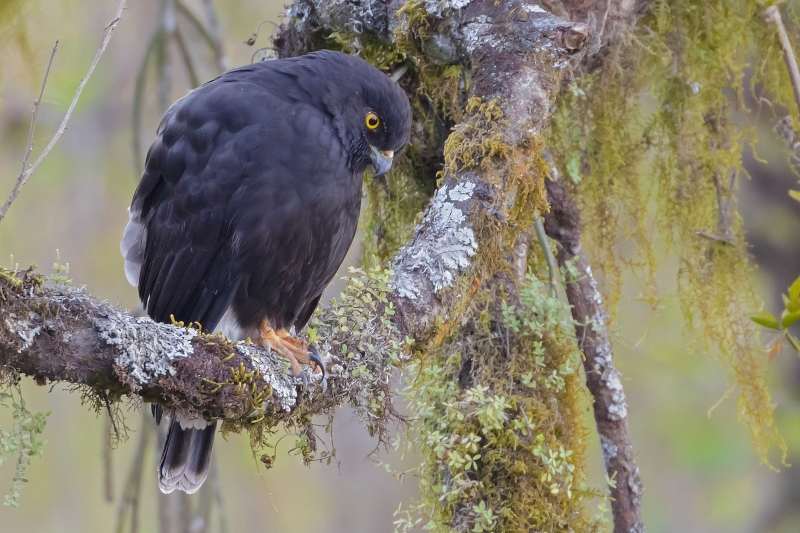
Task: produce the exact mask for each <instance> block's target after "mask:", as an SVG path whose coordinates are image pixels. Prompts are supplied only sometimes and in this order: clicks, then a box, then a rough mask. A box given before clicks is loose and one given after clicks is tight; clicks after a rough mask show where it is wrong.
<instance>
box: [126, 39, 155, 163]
mask: <svg viewBox="0 0 800 533" xmlns="http://www.w3.org/2000/svg"><path fill="white" fill-rule="evenodd" d="M162 35H163V30H162V28H161V27H159V28H158V29H156V31H155V32H153V36H152V37H151V38H150V42H149V43H148V44H147V51H146V52H145V54H144V59H143V60H142V66H141V68H140V69H139V73H138V74H137V75H136V87H135V89H134V91H133V121H132V122H133V124H132V128H131V129H132V130H133V132H132V133H133V165H134V168H135V169H136V174H137V177H138V175H140V174H141V173H142V170H143V168H142V161H141V159H142V139H141V138H142V105H143V102H144V89H145V86H146V84H147V65H148V64H149V63H150V60H151V58H152V57H153V56H154V55H155V53H156V50H157V48H158V46H159V45H160V43H161V39H162Z"/></svg>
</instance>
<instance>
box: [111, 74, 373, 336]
mask: <svg viewBox="0 0 800 533" xmlns="http://www.w3.org/2000/svg"><path fill="white" fill-rule="evenodd" d="M248 69H251V70H252V71H253V72H258V75H259V76H261V79H262V83H252V82H251V81H250V79H252V78H248V77H249V76H251V75H252V74H251V71H249V70H248ZM259 69H261V70H259ZM265 73H266V74H265ZM265 76H267V77H269V76H272V78H271V79H269V80H267V81H268V82H269V83H263V79H264V77H265ZM301 97H302V94H301V93H300V92H298V90H297V88H296V86H295V85H294V82H293V80H292V79H291V78H290V77H286V76H283V75H281V74H279V73H276V74H274V75H273V74H271V73H270V72H269V71H267V70H266V67H264V66H261V65H253V66H251V67H247V68H244V69H240V70H239V71H234V72H233V73H228V74H226V76H225V77H223V78H221V79H219V80H216V81H214V82H211V83H210V84H207V85H206V86H204V87H202V88H200V89H198V90H196V91H194V92H192V93H190V94H189V95H188V96H187V97H185V98H184V99H182V100H180V101H179V102H177V103H176V104H174V105H173V106H172V108H170V110H169V111H168V113H167V115H165V118H164V120H163V121H162V126H161V130H160V133H159V136H158V138H157V139H156V141H155V142H154V143H153V145H152V147H151V149H150V151H149V153H148V159H147V163H146V168H145V172H144V174H143V176H142V180H141V182H140V185H139V188H138V189H137V191H136V194H135V195H134V200H133V203H132V205H131V223H130V224H129V227H128V230H130V231H128V230H126V237H125V239H124V240H123V255H125V258H126V272H127V271H129V270H130V272H131V276H133V277H135V278H137V279H138V283H137V285H138V287H139V293H140V297H141V299H142V301H143V302H146V303H147V311H148V314H149V315H150V316H151V317H152V318H153V319H155V320H159V321H164V322H168V321H169V320H170V319H171V317H172V316H174V317H175V319H177V320H183V321H187V322H188V321H199V322H200V323H201V324H202V325H203V326H204V327H205V328H206V329H214V328H216V326H217V324H218V322H219V321H220V319H221V318H222V316H223V314H224V313H225V312H226V311H228V310H229V309H230V310H232V311H233V313H234V317H235V319H236V322H238V324H239V326H240V327H242V328H246V329H250V328H253V327H257V326H258V325H259V324H260V322H261V321H262V320H263V319H269V320H271V321H272V325H273V326H274V327H276V328H281V327H285V328H288V327H291V326H296V327H297V328H298V329H299V328H300V327H302V326H303V325H305V323H306V322H307V321H308V318H309V317H310V315H311V313H312V312H313V310H314V308H315V307H316V305H317V303H318V301H319V298H320V295H321V293H322V291H323V290H324V289H325V287H326V286H327V285H328V283H329V282H330V281H331V279H332V278H333V276H334V275H335V273H336V270H337V269H338V267H339V265H340V264H341V262H342V260H343V259H344V256H345V254H346V253H347V250H348V248H349V246H350V244H351V243H352V241H353V237H354V235H355V231H356V226H357V223H358V213H359V207H360V201H361V179H362V178H361V175H360V173H356V172H354V171H353V170H351V169H350V167H349V165H348V159H347V156H346V153H345V150H344V148H343V146H342V143H341V141H340V140H339V137H338V135H337V134H336V131H335V130H334V127H333V125H332V118H331V117H330V115H328V114H327V113H326V112H325V111H324V110H321V109H318V108H317V107H315V106H314V105H312V104H310V103H309V102H303V101H302V99H301ZM129 234H130V235H131V237H130V238H129ZM134 237H136V238H138V239H139V240H138V241H136V240H135V239H134Z"/></svg>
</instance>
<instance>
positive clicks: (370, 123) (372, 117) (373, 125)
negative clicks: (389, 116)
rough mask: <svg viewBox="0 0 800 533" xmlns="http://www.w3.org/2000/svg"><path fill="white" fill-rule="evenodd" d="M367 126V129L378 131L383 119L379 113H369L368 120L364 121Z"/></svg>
mask: <svg viewBox="0 0 800 533" xmlns="http://www.w3.org/2000/svg"><path fill="white" fill-rule="evenodd" d="M364 122H365V123H366V124H367V127H368V128H369V129H371V130H374V129H377V128H378V126H380V125H381V119H380V117H379V116H378V114H377V113H374V112H372V111H370V112H369V113H367V118H366V120H365V121H364Z"/></svg>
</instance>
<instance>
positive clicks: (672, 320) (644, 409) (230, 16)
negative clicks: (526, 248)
mask: <svg viewBox="0 0 800 533" xmlns="http://www.w3.org/2000/svg"><path fill="white" fill-rule="evenodd" d="M185 3H186V4H187V5H188V6H189V8H190V9H192V10H193V12H195V13H197V14H198V16H200V17H201V18H202V16H203V14H204V11H203V1H202V0H196V1H189V0H187V1H186V2H185ZM11 4H17V5H16V6H13V9H11V7H12V6H11ZM159 4H160V0H130V1H129V2H128V8H127V9H126V11H125V14H124V16H123V20H122V21H121V23H120V24H119V26H118V28H117V31H116V33H115V34H114V36H113V38H112V40H111V43H110V45H109V47H108V50H107V52H106V53H105V55H104V56H103V58H102V59H101V61H100V64H99V66H98V67H97V70H96V72H95V74H94V76H93V78H92V79H91V80H90V82H89V84H88V85H87V86H86V89H85V91H84V93H83V96H82V98H81V100H80V103H79V104H78V107H77V109H76V110H75V112H74V114H73V116H72V119H71V121H70V123H69V128H68V130H67V132H66V134H65V135H64V136H63V138H62V139H61V141H60V143H59V144H58V145H57V146H56V148H55V149H54V150H53V151H52V152H51V154H50V155H49V157H48V158H47V159H46V160H45V161H44V163H43V164H42V166H41V167H40V168H39V170H38V171H37V172H36V173H35V174H34V175H33V177H32V178H31V180H30V181H29V183H28V184H27V186H26V187H25V189H23V191H22V194H21V195H20V197H19V199H18V200H17V201H16V202H15V203H14V205H13V206H12V208H11V210H10V211H9V214H8V216H7V217H6V218H5V220H3V221H2V223H0V264H3V265H4V266H11V265H12V264H15V263H16V264H19V265H20V266H27V265H28V264H31V263H36V264H38V265H39V267H40V270H41V271H42V272H45V273H47V272H49V271H50V270H51V265H52V264H53V262H54V261H56V250H59V252H60V257H61V263H67V262H68V263H69V266H70V271H69V277H70V278H71V279H73V282H72V283H73V284H74V285H78V286H82V285H85V286H86V288H87V291H88V292H89V293H91V294H93V295H95V296H97V297H98V298H101V299H107V300H109V301H110V302H112V303H118V304H119V305H120V306H121V307H124V308H133V307H134V306H135V305H136V303H137V301H136V293H135V290H134V289H133V288H132V287H130V286H129V285H128V283H127V282H126V280H125V276H124V274H123V270H122V258H121V257H120V255H119V251H118V243H119V239H120V236H121V234H122V230H123V228H124V226H125V224H126V222H127V213H126V211H125V209H126V207H127V205H128V204H129V201H130V198H131V196H132V194H133V191H134V189H135V187H136V184H137V174H136V170H135V169H136V167H137V165H141V161H142V157H143V156H140V157H138V158H137V157H135V156H134V154H133V151H132V143H133V138H132V127H131V124H132V108H133V100H134V89H135V86H136V81H137V75H138V73H139V69H140V66H141V64H142V61H143V58H144V57H145V52H146V49H147V46H148V43H149V42H150V39H151V37H152V35H153V32H154V31H155V28H156V27H157V24H158V22H157V20H158V17H159ZM214 4H215V7H216V8H217V13H218V16H219V20H220V28H221V34H222V36H223V40H224V48H225V53H226V56H227V58H228V60H229V62H230V65H231V66H236V65H242V64H246V63H249V62H251V60H252V56H253V54H254V52H255V51H256V49H258V48H260V47H262V46H268V44H269V42H268V36H269V34H270V33H271V32H272V30H273V28H274V26H273V25H272V24H269V23H266V24H263V25H262V26H261V31H260V36H259V39H258V41H257V43H256V45H255V46H248V45H247V44H246V43H245V41H246V40H247V39H248V38H250V37H251V35H252V34H253V32H254V31H255V29H256V26H257V24H258V23H259V22H260V21H272V22H279V21H280V20H281V13H282V11H283V9H284V8H283V5H282V2H281V0H215V2H214ZM20 5H22V8H21V9H18V8H19V6H20ZM117 5H118V2H117V1H116V0H0V195H2V197H3V198H5V195H6V194H7V191H9V190H10V189H11V187H12V185H13V183H14V180H15V179H16V176H17V174H18V172H19V168H20V163H21V159H22V155H23V153H24V150H25V143H26V140H27V134H28V126H29V120H30V111H31V107H32V101H33V99H34V98H35V96H36V95H37V94H38V91H39V87H40V84H41V79H42V76H43V73H44V70H45V68H46V66H47V61H48V58H49V55H50V50H51V48H52V46H53V41H54V40H55V38H56V37H57V38H58V39H59V50H58V53H57V55H56V58H55V61H54V64H53V68H52V71H51V74H50V79H49V82H48V84H47V88H46V91H45V95H44V98H43V102H42V106H41V109H40V113H39V120H38V126H37V130H36V136H35V141H36V145H35V148H34V154H33V155H34V157H35V156H36V155H37V154H38V153H39V151H40V150H41V149H42V148H43V147H44V145H45V144H46V142H47V141H48V140H49V138H50V137H51V136H52V134H53V133H54V132H55V130H56V129H57V127H58V125H59V123H60V121H61V119H62V118H63V115H64V113H65V111H66V109H67V106H68V105H69V102H70V100H71V99H72V96H73V94H74V91H75V89H76V87H77V85H78V83H79V81H80V79H81V77H83V76H84V75H85V73H86V70H87V69H88V67H89V64H90V63H91V60H92V58H93V57H94V54H95V51H96V49H97V46H98V45H99V43H100V37H101V33H102V28H103V27H104V26H105V25H106V24H107V23H108V22H109V21H110V20H111V19H112V18H113V16H114V13H115V11H116V8H117ZM12 13H13V15H12ZM183 30H184V32H185V35H186V39H187V41H188V44H189V49H190V52H191V53H192V55H193V57H194V59H195V64H196V67H197V69H196V70H197V77H198V78H199V79H200V80H201V81H205V80H207V79H210V78H212V77H214V76H215V75H216V74H218V70H217V62H216V61H215V59H214V57H213V55H212V54H211V53H210V52H208V51H207V49H205V48H204V45H202V43H201V42H200V40H199V39H198V38H197V36H196V34H194V33H193V32H192V30H191V28H188V27H186V28H183ZM168 57H169V61H170V62H171V63H169V64H171V65H172V67H173V68H172V69H171V71H172V72H173V76H172V83H171V86H169V87H163V86H162V88H161V93H162V99H163V98H164V97H165V96H168V97H169V101H173V100H175V99H177V98H178V97H180V96H182V95H183V94H185V92H186V91H187V90H188V89H190V88H191V82H190V79H189V76H188V75H187V74H186V72H185V69H183V68H182V67H181V65H180V55H179V53H178V50H177V49H176V48H175V46H172V47H171V48H170V51H169V56H168ZM151 74H152V73H151ZM152 79H153V77H152V76H151V80H152ZM158 93H159V89H158V88H157V87H156V84H155V83H152V82H151V83H149V84H148V85H146V88H145V91H144V95H145V99H144V105H143V115H142V124H143V127H142V130H141V143H142V145H143V146H144V148H145V149H146V147H147V146H148V145H149V142H150V141H151V140H152V138H153V134H154V131H155V127H156V125H157V122H158V119H159V116H160V110H159V107H160V105H161V104H159V97H158ZM165 93H166V94H165ZM162 104H163V102H162ZM739 119H740V120H741V121H742V122H743V123H748V124H750V123H752V121H753V120H755V119H754V118H753V116H752V115H750V114H748V113H744V112H743V113H741V114H740V115H739ZM761 121H762V123H760V124H757V123H752V125H754V126H756V127H757V128H758V131H759V141H758V143H757V145H756V148H757V153H758V155H759V156H760V158H763V159H765V160H766V162H759V161H757V160H756V158H754V157H752V154H751V155H748V158H747V161H746V167H747V169H748V171H749V172H750V174H751V177H750V178H749V179H743V180H742V182H741V183H740V190H739V203H740V210H741V212H742V213H743V215H744V216H745V220H746V224H747V228H748V232H749V240H750V242H751V243H752V245H753V246H752V252H753V255H754V258H755V263H756V264H757V265H758V268H757V270H756V271H755V273H754V276H755V278H756V284H757V288H758V291H759V293H760V294H761V295H762V296H763V297H764V299H765V301H766V308H767V309H770V310H772V311H775V310H777V309H778V305H777V302H779V298H780V291H781V290H785V288H786V287H787V286H788V285H789V284H790V283H791V281H792V280H793V279H794V278H796V277H797V276H798V275H800V204H798V203H797V202H793V201H792V200H790V199H789V198H788V196H787V194H786V191H787V189H789V188H790V187H792V186H793V185H794V184H796V183H797V180H798V177H797V176H796V175H794V174H792V173H791V171H790V170H789V168H788V166H787V165H786V154H785V149H784V146H783V144H782V142H781V141H780V139H779V138H778V137H777V136H776V135H775V134H774V133H773V132H772V130H771V121H772V117H771V116H767V114H766V113H764V112H762V116H761ZM354 247H355V248H356V249H355V250H354V252H353V253H352V254H351V261H355V260H356V258H357V256H358V250H357V248H358V243H356V244H355V245H354ZM675 272H676V266H675V265H671V264H669V262H668V263H667V264H665V265H664V267H663V268H662V269H661V271H660V274H659V284H660V287H661V289H662V292H663V294H664V295H665V298H664V299H663V301H662V303H661V307H660V308H659V310H658V312H657V313H655V314H654V313H652V312H651V310H650V307H649V306H648V305H647V304H645V303H643V302H641V301H639V300H638V296H639V294H638V290H639V289H638V284H637V283H636V282H635V281H634V280H631V282H630V283H628V284H627V285H626V294H625V296H626V297H625V298H624V299H623V302H622V304H621V308H620V313H619V320H618V324H619V326H618V327H617V330H616V331H615V349H616V353H615V355H616V358H617V365H618V367H619V368H620V369H621V370H622V372H623V373H624V376H625V382H624V385H625V387H626V391H627V394H628V402H629V406H630V427H631V432H632V436H633V442H634V446H635V448H636V451H637V453H638V464H639V468H640V470H641V476H642V480H643V482H644V485H645V487H646V490H645V494H644V515H645V523H646V524H647V528H648V531H650V532H651V533H662V532H677V531H680V532H685V533H694V532H697V533H700V532H704V533H705V532H726V533H738V532H742V533H744V532H764V533H770V532H775V533H777V532H781V533H789V532H797V531H800V361H798V359H797V357H796V356H793V355H791V354H790V353H789V352H788V351H787V352H784V353H782V354H779V355H778V357H777V358H776V359H775V360H774V361H773V362H772V363H770V365H769V380H770V384H771V387H772V390H773V399H774V401H775V402H776V404H777V410H776V418H777V424H778V427H779V429H780V431H781V433H782V436H783V437H784V438H785V439H786V441H787V443H788V445H789V449H790V457H789V462H790V463H792V462H793V463H796V466H795V467H792V468H785V467H782V468H781V471H780V472H775V471H772V470H770V469H768V468H766V467H764V466H761V465H759V464H758V460H757V458H756V457H755V454H754V453H753V451H752V449H751V446H750V442H749V438H748V435H747V433H746V431H745V430H744V428H743V427H742V426H741V425H740V424H739V423H738V422H737V419H736V405H735V400H727V401H724V402H722V403H721V404H720V406H719V407H718V408H716V409H715V410H714V412H713V414H712V415H711V416H709V415H708V411H709V409H710V408H711V407H712V406H713V405H715V404H716V403H717V401H718V400H720V398H722V397H723V396H724V395H725V392H726V390H728V384H727V383H726V380H725V376H724V375H723V373H722V372H721V370H720V369H719V367H718V366H717V365H716V363H715V362H714V360H713V357H709V356H707V355H706V354H704V353H702V350H699V349H698V348H697V347H693V345H692V342H691V341H692V339H691V334H690V333H689V334H687V333H686V332H685V330H684V323H683V319H682V317H681V314H680V310H679V307H678V305H677V301H676V300H675V298H674V297H670V296H669V294H670V293H672V292H673V291H674V290H675V283H674V279H675ZM335 292H336V290H335V288H332V289H331V290H330V291H329V293H330V295H331V296H333V295H334V294H335ZM23 391H24V395H25V398H26V400H27V401H28V404H29V407H30V408H31V410H34V411H36V410H41V411H46V410H51V411H52V415H51V417H50V419H49V422H48V424H47V427H46V429H45V434H44V437H45V438H46V439H47V441H48V444H47V446H46V447H45V452H44V456H43V457H42V458H41V459H39V458H36V459H35V460H34V462H33V464H32V466H31V467H30V469H29V472H28V474H29V475H28V479H29V483H27V484H26V486H25V488H24V490H23V493H22V497H21V506H20V508H18V509H10V508H8V507H0V531H2V532H3V533H27V532H41V531H53V532H63V533H71V532H81V533H96V532H97V533H100V532H103V533H105V532H111V531H114V530H115V521H116V515H117V506H118V502H119V498H120V495H121V492H122V487H123V483H124V481H125V477H126V475H127V472H128V469H129V466H130V463H131V461H132V458H133V453H134V449H135V447H136V442H137V440H138V432H139V431H140V427H141V425H142V423H150V422H149V420H148V419H147V418H146V417H144V416H143V415H142V414H140V413H139V412H137V411H135V410H132V411H130V412H128V414H127V416H126V422H127V425H128V426H129V427H130V438H129V439H128V440H127V441H126V442H122V443H120V444H119V445H118V446H117V447H116V448H115V449H114V450H112V451H110V452H107V451H106V447H107V434H108V426H107V421H106V419H105V418H104V417H103V416H97V415H95V413H94V412H92V411H91V410H90V409H89V408H88V407H87V406H82V405H81V402H80V400H79V397H78V395H76V394H71V393H69V392H68V391H66V390H65V388H64V387H62V386H56V387H54V388H53V390H52V392H51V391H50V388H49V387H37V386H35V385H34V384H33V383H32V382H30V381H29V380H25V381H24V382H23ZM587 421H588V422H589V423H591V417H590V413H587ZM321 422H324V421H321ZM10 425H11V420H10V416H9V413H8V410H0V428H6V427H10ZM334 432H335V446H336V449H337V457H338V459H339V462H340V464H339V466H338V467H337V466H336V465H335V464H332V465H325V464H324V463H323V464H314V465H312V466H311V467H310V468H307V467H304V466H301V465H300V464H299V459H298V458H297V457H296V456H294V455H291V454H290V453H289V451H290V449H291V448H292V445H293V439H292V437H287V438H284V439H283V440H281V441H280V442H278V443H277V462H276V466H275V467H274V468H272V469H271V470H268V471H265V470H263V469H261V471H260V472H259V470H258V468H257V462H256V461H255V460H254V458H253V456H252V454H251V452H250V448H249V442H248V439H247V438H246V436H237V435H232V436H230V437H229V438H228V439H227V440H225V439H222V438H218V439H217V444H216V449H215V453H216V455H215V464H216V465H217V466H218V471H219V488H220V493H221V494H222V497H223V498H224V510H225V518H226V520H227V531H231V532H237V533H238V532H244V531H248V532H250V531H253V532H255V531H271V532H275V531H280V532H285V533H291V532H304V533H307V532H318V533H339V532H340V533H378V532H388V531H392V530H393V525H392V522H393V520H394V517H393V513H394V511H395V510H396V509H397V507H398V504H399V503H400V502H401V501H404V502H407V501H408V500H409V499H410V498H412V497H413V496H414V494H415V493H416V488H415V486H414V482H415V480H414V479H413V478H409V479H406V481H405V483H404V484H401V483H399V482H398V480H397V479H395V478H394V477H392V476H391V475H390V474H389V473H387V472H386V470H385V469H384V468H383V467H382V466H381V465H379V464H376V457H374V456H373V457H370V453H371V452H372V451H373V450H374V448H375V446H376V445H377V443H376V442H375V441H374V440H373V439H371V438H370V437H369V436H368V434H367V432H366V431H365V430H364V429H363V428H362V427H361V425H360V424H359V422H358V421H357V420H356V419H354V418H353V416H352V415H351V413H349V412H347V411H346V410H343V411H342V412H340V413H339V414H338V415H337V418H336V420H335V423H334ZM276 440H277V439H276ZM590 449H591V451H592V455H591V456H590V462H591V469H592V473H593V474H592V475H593V479H592V481H593V482H594V483H595V484H600V483H602V482H603V474H602V466H601V460H600V456H599V447H598V445H597V444H596V443H592V444H591V445H590ZM107 460H108V461H110V464H111V465H112V468H111V470H110V472H111V487H112V489H113V490H112V491H111V492H112V494H111V495H112V496H113V497H114V498H113V500H112V501H109V500H108V499H107V496H108V494H107V492H108V491H107V488H106V482H105V479H106V477H105V476H106V471H105V469H104V463H105V462H107ZM377 460H379V461H386V462H388V463H391V464H392V465H393V466H395V467H396V468H398V469H404V468H407V467H408V466H410V465H413V463H414V459H413V457H409V456H406V457H405V458H401V456H400V454H399V453H397V452H393V451H381V452H380V453H379V454H378V455H377ZM145 461H146V462H147V463H146V465H145V468H144V473H145V475H144V479H143V493H144V496H143V499H142V502H141V524H140V526H141V529H140V530H141V531H143V532H156V531H158V520H159V518H158V517H159V506H158V504H157V500H156V493H157V488H156V483H155V461H156V458H155V457H154V453H153V449H152V447H151V448H150V449H149V451H148V455H147V456H146V457H145ZM776 464H777V463H776ZM12 476H13V464H4V465H3V466H2V467H0V492H3V491H5V490H6V488H10V487H11V485H12ZM173 504H174V505H178V504H177V500H176V502H171V503H169V505H173ZM194 505H195V506H196V505H198V503H197V502H194ZM162 511H163V507H162ZM186 530H187V531H188V530H189V529H186Z"/></svg>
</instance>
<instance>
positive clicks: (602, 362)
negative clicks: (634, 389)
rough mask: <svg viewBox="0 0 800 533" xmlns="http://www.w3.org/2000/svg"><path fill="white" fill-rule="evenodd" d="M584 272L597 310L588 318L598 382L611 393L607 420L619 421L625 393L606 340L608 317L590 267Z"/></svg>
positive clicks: (624, 414)
mask: <svg viewBox="0 0 800 533" xmlns="http://www.w3.org/2000/svg"><path fill="white" fill-rule="evenodd" d="M586 270H587V273H588V277H589V280H590V281H589V283H590V287H591V294H589V295H587V296H588V297H589V299H591V301H592V302H593V303H594V304H595V306H596V308H597V309H598V311H597V312H596V313H595V314H594V316H592V317H591V318H590V323H591V324H592V328H593V329H594V331H596V332H597V345H596V347H595V354H596V357H595V363H596V365H597V366H598V367H599V368H598V370H599V371H600V382H601V383H602V385H603V386H604V387H605V388H606V389H607V390H608V391H610V392H611V398H610V400H611V401H610V403H609V405H608V419H609V420H613V421H619V420H622V419H624V418H625V417H627V416H628V403H627V401H626V399H625V391H624V390H623V388H622V382H621V381H620V379H619V377H620V376H621V373H620V371H619V370H617V368H616V366H614V358H613V352H612V351H611V343H610V342H609V340H608V333H607V331H606V324H605V321H606V319H607V318H608V315H607V313H606V312H605V311H604V307H603V296H602V295H601V294H600V291H599V290H598V289H597V281H596V280H595V278H594V276H593V275H592V270H591V267H589V266H588V265H587V267H586Z"/></svg>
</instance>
